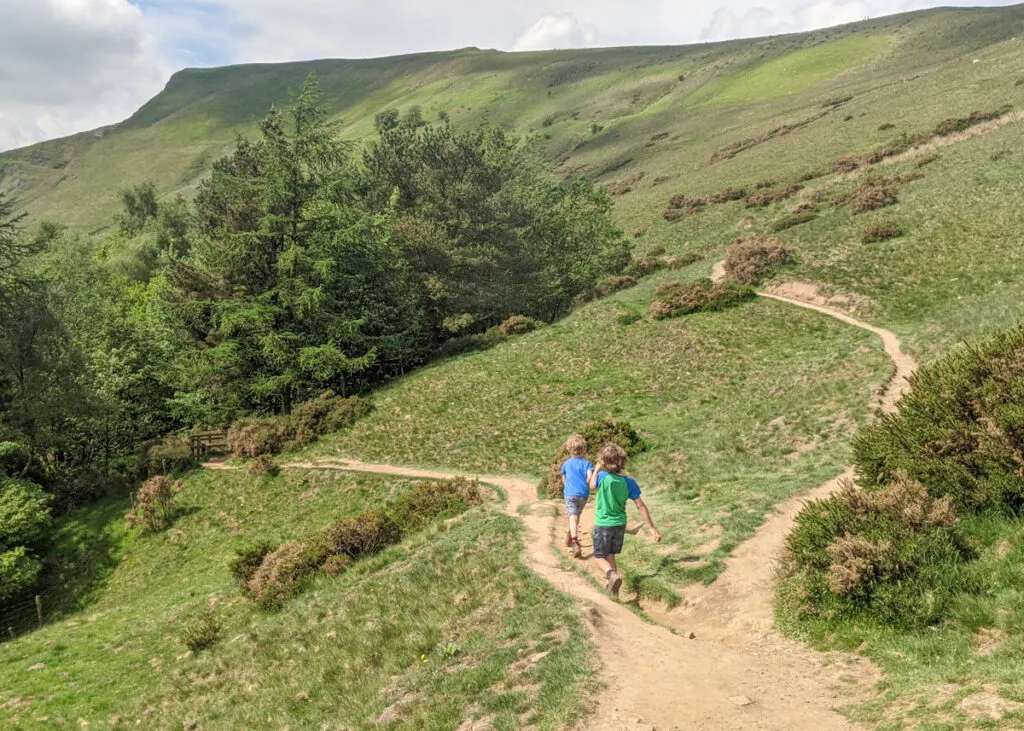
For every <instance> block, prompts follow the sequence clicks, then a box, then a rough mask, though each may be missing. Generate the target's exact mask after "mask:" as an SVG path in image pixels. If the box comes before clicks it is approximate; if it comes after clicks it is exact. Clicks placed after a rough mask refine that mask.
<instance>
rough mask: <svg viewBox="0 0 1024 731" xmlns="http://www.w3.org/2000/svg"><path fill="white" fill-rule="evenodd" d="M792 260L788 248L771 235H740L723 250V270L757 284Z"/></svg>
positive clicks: (747, 282)
mask: <svg viewBox="0 0 1024 731" xmlns="http://www.w3.org/2000/svg"><path fill="white" fill-rule="evenodd" d="M792 261H793V255H792V254H791V253H790V251H789V249H787V248H786V247H785V246H783V245H782V244H781V243H780V242H779V240H778V239H777V238H775V237H772V236H742V237H740V238H738V239H736V240H735V241H734V242H733V243H732V244H730V245H729V248H728V249H727V250H726V252H725V271H726V272H727V273H728V274H729V276H731V277H732V278H733V279H736V280H737V281H739V282H742V283H744V284H751V285H754V284H759V283H760V282H761V280H763V279H764V278H765V277H768V276H769V275H771V274H772V273H774V272H775V271H776V270H777V269H778V268H779V267H782V266H785V265H786V264H789V263H791V262H792Z"/></svg>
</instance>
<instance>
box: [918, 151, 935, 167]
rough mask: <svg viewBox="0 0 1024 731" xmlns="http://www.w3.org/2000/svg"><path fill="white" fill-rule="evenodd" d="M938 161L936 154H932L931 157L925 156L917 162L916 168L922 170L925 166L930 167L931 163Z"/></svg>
mask: <svg viewBox="0 0 1024 731" xmlns="http://www.w3.org/2000/svg"><path fill="white" fill-rule="evenodd" d="M938 159H939V155H938V153H932V154H931V155H925V156H924V157H922V158H921V159H920V160H918V161H917V167H919V168H923V167H924V166H925V165H931V164H932V163H933V162H935V161H936V160H938Z"/></svg>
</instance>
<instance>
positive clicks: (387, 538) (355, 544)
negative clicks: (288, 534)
mask: <svg viewBox="0 0 1024 731" xmlns="http://www.w3.org/2000/svg"><path fill="white" fill-rule="evenodd" d="M324 537H325V540H326V545H327V548H328V550H329V551H330V552H331V553H333V554H338V555H342V556H348V557H349V558H352V559H357V558H360V557H362V556H372V555H373V554H375V553H379V552H380V551H382V550H384V549H385V548H387V547H388V546H390V545H393V544H395V543H398V542H399V541H401V540H402V531H401V529H399V527H398V525H396V524H395V521H394V520H392V519H391V517H390V516H388V515H387V513H385V512H384V511H382V510H367V511H365V512H363V513H360V514H359V515H353V516H350V517H348V518H344V519H342V520H341V521H339V522H337V523H335V524H334V525H332V526H330V527H329V528H327V530H326V531H324Z"/></svg>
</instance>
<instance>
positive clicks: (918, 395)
mask: <svg viewBox="0 0 1024 731" xmlns="http://www.w3.org/2000/svg"><path fill="white" fill-rule="evenodd" d="M854 455H855V458H856V464H857V470H858V474H860V475H861V476H862V480H863V482H864V484H865V485H866V486H878V485H887V484H888V483H890V482H891V481H892V480H893V479H894V477H895V475H896V474H897V473H899V472H903V473H906V474H907V475H908V476H909V477H910V479H913V480H918V481H920V482H921V483H923V484H924V485H925V487H926V488H928V491H929V493H930V494H932V495H933V496H935V497H937V498H941V497H945V496H947V495H948V496H950V497H951V498H952V500H953V503H954V505H955V506H956V508H957V510H959V511H961V512H965V513H967V512H978V511H982V510H989V509H995V510H1008V511H1011V512H1013V513H1018V512H1020V511H1021V510H1022V509H1024V479H1022V477H1021V475H1024V329H1020V328H1018V329H1016V330H1012V331H1010V332H1006V333H1001V334H999V335H997V336H996V337H994V338H992V339H990V340H988V341H986V342H984V343H982V344H980V345H975V346H971V347H967V348H964V349H961V350H958V351H956V352H954V353H952V354H951V355H948V356H947V357H946V358H944V359H943V360H941V361H939V362H937V363H935V364H933V365H930V366H926V367H924V368H922V369H921V370H920V372H919V373H918V374H917V376H916V377H914V379H913V390H912V391H911V392H910V393H909V394H908V395H907V396H905V397H904V399H903V401H902V403H901V405H900V410H899V413H898V414H897V415H894V416H886V417H884V418H882V419H881V420H880V421H878V422H877V423H875V424H873V425H871V426H869V427H867V428H865V429H864V430H862V431H861V432H860V433H859V434H858V436H857V438H856V439H855V440H854Z"/></svg>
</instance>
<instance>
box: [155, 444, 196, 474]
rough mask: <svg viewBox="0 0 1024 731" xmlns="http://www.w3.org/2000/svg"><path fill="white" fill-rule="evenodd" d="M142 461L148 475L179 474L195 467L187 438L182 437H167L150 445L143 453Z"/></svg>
mask: <svg viewBox="0 0 1024 731" xmlns="http://www.w3.org/2000/svg"><path fill="white" fill-rule="evenodd" d="M142 461H143V462H144V467H145V470H146V472H147V473H149V474H161V475H166V474H170V473H172V472H178V473H180V472H184V471H185V470H188V469H190V468H192V467H195V466H196V460H195V458H194V457H193V456H192V450H191V447H190V445H189V441H188V438H187V437H183V436H169V437H166V438H164V439H162V440H160V441H157V442H156V443H153V444H150V445H149V446H147V447H146V448H145V450H144V452H143V459H142Z"/></svg>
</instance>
